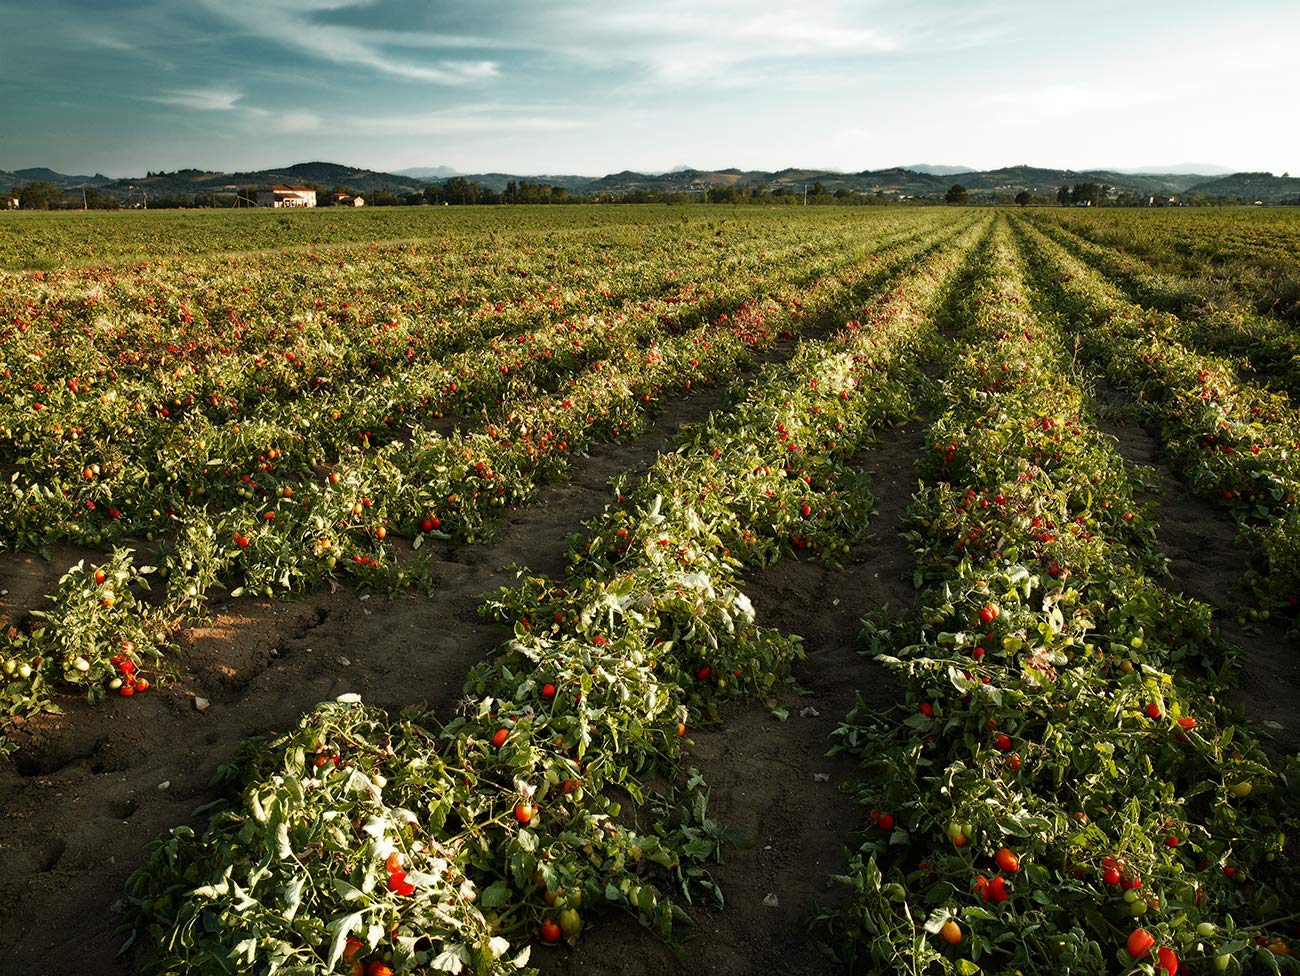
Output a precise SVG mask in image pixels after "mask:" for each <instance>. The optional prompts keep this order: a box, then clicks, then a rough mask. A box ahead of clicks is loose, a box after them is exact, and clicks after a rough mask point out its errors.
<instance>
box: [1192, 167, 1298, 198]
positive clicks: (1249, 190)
mask: <svg viewBox="0 0 1300 976" xmlns="http://www.w3.org/2000/svg"><path fill="white" fill-rule="evenodd" d="M1187 192H1188V193H1193V194H1196V195H1197V196H1201V197H1233V198H1237V199H1241V200H1244V201H1246V202H1247V203H1250V202H1253V201H1255V200H1259V201H1260V202H1261V203H1300V178H1297V177H1295V176H1274V175H1273V174H1272V173H1233V174H1232V175H1230V176H1221V177H1219V178H1218V179H1215V180H1206V181H1205V182H1202V183H1197V184H1196V185H1195V186H1191V187H1189V188H1188V190H1187Z"/></svg>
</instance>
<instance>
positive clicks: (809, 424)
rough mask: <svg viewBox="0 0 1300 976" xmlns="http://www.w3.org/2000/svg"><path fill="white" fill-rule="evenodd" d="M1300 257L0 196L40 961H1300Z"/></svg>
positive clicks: (1081, 221)
mask: <svg viewBox="0 0 1300 976" xmlns="http://www.w3.org/2000/svg"><path fill="white" fill-rule="evenodd" d="M1297 256H1300V211H1293V210H1246V209H1240V210H1238V209H1234V210H1208V209H1207V210H1197V211H1195V212H1192V211H1186V212H1183V211H1175V210H1168V211H1141V212H1138V211H1125V212H1118V211H1116V212H1111V211H1107V210H1099V211H1095V212H1094V211H1088V212H1082V211H1077V210H1072V209H1068V208H1062V209H1057V208H1043V209H1033V208H1031V209H1014V210H1013V209H994V208H980V207H969V208H967V207H926V208H921V207H915V208H904V207H869V208H868V207H863V208H830V207H828V208H816V207H809V208H782V209H779V210H765V209H762V208H758V207H750V208H720V207H706V206H694V207H667V206H660V207H631V206H629V207H599V206H564V207H559V206H556V207H502V208H488V207H479V208H463V209H461V208H429V207H424V208H388V209H382V210H381V209H374V210H364V211H348V212H341V211H325V210H323V211H320V212H311V211H305V212H296V213H273V212H267V211H243V212H228V211H223V212H217V211H213V212H175V211H168V212H154V213H145V212H139V213H57V214H48V215H46V214H23V213H19V214H2V215H0V267H3V268H5V269H7V270H3V271H0V473H2V474H3V475H4V479H3V482H0V581H3V585H2V586H0V590H3V593H0V717H3V718H2V719H0V721H2V722H3V724H2V725H0V810H3V811H5V813H6V814H7V816H8V819H7V820H6V824H7V825H9V824H12V830H8V829H7V830H6V832H5V834H4V835H3V837H4V839H3V841H0V859H2V860H0V867H6V868H7V875H8V877H9V878H10V884H11V886H12V889H13V891H14V892H16V893H18V894H19V897H20V899H21V900H22V901H23V903H24V904H25V905H28V906H29V910H30V914H31V919H29V920H27V921H26V922H21V923H20V922H19V921H17V920H14V921H6V920H4V919H3V918H0V958H4V959H6V960H9V961H11V962H12V964H13V965H14V966H15V967H16V970H15V971H19V970H21V971H41V967H42V965H44V964H46V963H48V962H49V961H50V960H51V958H53V957H52V952H56V953H66V959H56V960H55V961H56V962H57V963H58V965H60V966H62V965H64V964H65V963H66V962H67V960H70V959H76V960H78V961H79V962H78V965H80V966H83V967H85V968H86V969H87V970H89V971H94V972H97V973H126V972H133V971H143V972H161V973H168V974H171V973H176V974H180V973H185V974H208V973H214V974H216V973H230V972H241V973H242V972H249V973H263V972H267V973H269V972H272V971H275V972H281V973H296V974H313V976H316V974H326V973H341V974H353V976H355V974H357V973H360V974H362V976H380V974H383V976H386V973H387V971H391V972H393V973H398V974H406V973H421V974H423V973H431V972H439V971H441V972H465V973H480V974H490V976H496V974H505V973H512V972H518V971H521V970H528V969H529V967H535V966H540V967H541V969H542V970H543V971H544V972H547V973H561V972H568V971H570V970H572V971H575V972H577V971H581V972H601V973H609V974H620V976H622V974H630V973H633V972H641V971H647V972H648V971H668V970H669V969H676V970H677V971H680V972H687V973H705V972H710V973H716V972H727V973H737V974H739V973H744V972H756V971H763V970H766V971H773V972H783V973H808V974H812V973H825V972H844V973H866V972H890V973H894V972H918V973H919V972H926V973H945V974H947V973H963V974H973V973H977V972H989V973H1049V972H1072V973H1081V974H1099V976H1100V974H1110V973H1115V974H1120V973H1125V974H1127V973H1136V972H1143V973H1151V972H1153V971H1158V970H1157V969H1156V966H1157V964H1160V965H1163V966H1164V969H1165V971H1168V972H1172V971H1173V969H1174V968H1177V967H1178V966H1180V965H1181V966H1182V967H1185V968H1184V969H1180V970H1179V971H1190V972H1210V971H1222V972H1229V973H1242V972H1247V973H1255V972H1279V971H1280V972H1298V971H1300V967H1297V965H1296V963H1295V962H1294V959H1293V957H1292V956H1291V955H1290V953H1291V950H1292V947H1295V946H1297V945H1300V915H1298V914H1297V906H1300V856H1298V855H1297V849H1296V846H1295V844H1296V842H1295V836H1296V832H1297V830H1300V803H1298V802H1297V797H1298V796H1300V753H1297V749H1298V748H1300V714H1298V713H1297V710H1296V707H1295V702H1296V694H1297V693H1298V692H1300V674H1298V673H1297V670H1298V669H1297V661H1300V657H1298V656H1297V652H1298V651H1300V639H1298V638H1300V634H1298V631H1297V604H1298V603H1300V346H1297V340H1298V339H1300V322H1298V321H1297V307H1298V306H1297V297H1298V296H1300V291H1298V290H1297V282H1298V281H1300V271H1297ZM160 783H161V784H163V785H159V784H160ZM52 791H53V792H52ZM52 796H55V799H52V798H51V797H52ZM199 806H202V808H203V809H202V813H201V815H199V816H198V817H193V816H191V815H190V811H191V810H192V809H193V808H194V807H199ZM52 837H57V838H61V840H60V841H59V842H58V843H52V841H51V838H52ZM151 837H152V838H156V839H154V840H152V841H150V840H149V839H150V838H151ZM146 842H147V846H146ZM51 879H53V881H51ZM778 895H779V897H778ZM111 905H116V908H115V909H114V910H113V911H111V912H110V906H111ZM86 919H90V920H91V921H89V922H85V920H86ZM119 924H120V925H121V926H122V927H121V930H120V931H118V930H117V926H118V925H119ZM697 926H698V928H697ZM56 932H58V933H61V934H62V935H61V938H62V942H61V944H60V946H59V947H58V948H57V950H51V949H50V948H49V944H50V943H51V937H52V935H53V934H54V933H56ZM69 932H75V933H77V934H75V935H73V936H70V937H69V936H68V933H69ZM700 933H708V934H707V936H705V937H702V938H699V939H697V940H695V941H691V942H687V943H685V949H684V951H681V948H680V947H681V946H682V945H683V943H682V940H683V939H684V938H687V937H689V936H691V935H692V934H700ZM124 940H125V941H127V942H128V943H129V948H128V950H127V952H126V953H125V954H124V955H123V956H121V957H118V956H117V955H116V953H117V950H118V948H119V947H120V946H121V944H122V942H123V941H124ZM629 947H631V948H629ZM675 948H676V949H678V950H679V951H678V954H677V955H676V956H674V955H673V952H674V949H675ZM633 949H635V951H633ZM633 957H635V958H636V959H640V960H643V961H644V960H648V962H645V965H646V966H649V967H650V968H649V969H645V970H642V969H635V968H633V966H634V963H633V962H632V961H631V960H632V959H633ZM638 964H639V963H638ZM0 968H3V967H0Z"/></svg>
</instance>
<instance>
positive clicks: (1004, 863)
mask: <svg viewBox="0 0 1300 976" xmlns="http://www.w3.org/2000/svg"><path fill="white" fill-rule="evenodd" d="M997 862H998V867H1000V868H1001V869H1002V870H1003V871H1005V872H1007V874H1015V873H1016V872H1017V871H1019V870H1020V858H1019V857H1018V856H1017V855H1016V853H1015V852H1014V851H1012V850H1008V849H1007V848H1005V847H1004V848H1002V849H1001V850H1000V851H998V853H997Z"/></svg>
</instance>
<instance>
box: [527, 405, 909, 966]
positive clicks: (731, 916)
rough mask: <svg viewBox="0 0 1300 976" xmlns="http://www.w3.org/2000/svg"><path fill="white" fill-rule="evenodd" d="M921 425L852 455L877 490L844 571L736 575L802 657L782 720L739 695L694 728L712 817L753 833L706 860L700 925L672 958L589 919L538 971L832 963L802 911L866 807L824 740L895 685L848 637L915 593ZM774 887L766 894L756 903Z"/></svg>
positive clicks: (805, 568)
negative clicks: (714, 900) (915, 483)
mask: <svg viewBox="0 0 1300 976" xmlns="http://www.w3.org/2000/svg"><path fill="white" fill-rule="evenodd" d="M920 434H921V428H920V426H919V425H916V424H909V425H907V426H906V427H904V428H902V429H900V430H897V431H893V432H890V433H887V434H886V435H885V439H884V440H882V441H881V442H880V443H878V444H876V445H873V446H872V447H870V448H868V449H866V450H864V451H863V452H862V454H861V455H860V457H859V463H860V467H861V468H862V470H864V471H866V472H867V473H868V474H869V475H870V476H871V484H872V485H873V487H874V489H875V491H876V493H877V495H878V498H877V502H876V508H877V512H876V514H875V516H874V517H873V519H872V527H873V530H872V535H871V537H870V538H868V539H867V540H865V541H864V542H862V543H861V544H860V545H858V546H857V547H856V548H855V549H853V550H852V552H851V553H850V554H849V557H848V559H847V560H846V565H845V568H844V569H843V571H835V570H831V569H827V568H826V567H824V566H822V565H820V564H818V563H814V562H810V561H804V560H792V559H787V560H782V561H781V562H779V563H777V564H776V565H774V566H770V567H767V568H765V569H761V570H757V571H754V572H751V573H750V574H749V578H748V579H747V581H746V585H745V587H744V588H745V592H746V593H747V594H748V595H749V597H750V599H752V600H753V602H754V606H755V609H756V610H757V613H758V620H759V623H761V624H763V625H765V626H769V627H776V628H778V629H780V630H782V631H784V632H785V633H793V634H798V635H800V636H801V637H802V638H803V642H804V650H805V652H806V654H807V660H806V661H805V662H804V663H803V664H802V665H801V666H800V667H799V668H798V669H797V673H796V678H797V680H798V682H799V685H800V687H799V688H797V689H791V690H789V691H788V692H787V693H786V694H784V695H783V696H782V698H783V701H782V703H783V704H784V705H785V706H786V707H787V708H788V710H789V717H788V719H787V720H786V721H785V722H781V721H779V720H778V719H776V718H775V717H774V716H773V715H772V714H771V712H770V711H769V710H768V709H766V708H762V707H759V706H735V707H733V708H731V709H730V710H728V711H727V712H726V713H725V714H724V716H723V719H724V721H723V724H722V725H721V726H719V727H717V728H714V729H709V730H706V731H703V732H700V733H697V734H696V735H695V737H694V738H695V746H694V748H693V749H692V750H691V760H692V762H693V763H694V764H695V765H696V766H697V767H698V768H699V769H700V770H701V772H703V773H704V776H705V779H706V781H707V782H708V783H709V786H710V790H711V794H712V799H713V805H712V811H713V815H714V816H716V817H717V818H718V819H719V820H720V821H721V822H722V823H724V824H725V825H726V826H727V827H728V828H729V829H732V830H735V831H738V832H740V833H741V834H743V835H744V836H745V837H746V838H747V839H749V840H750V841H752V845H751V846H749V847H746V848H733V849H730V850H728V852H727V853H726V854H725V855H724V859H723V862H722V863H721V864H720V865H718V866H717V868H716V869H715V870H714V871H713V877H714V880H715V881H716V882H717V883H718V885H719V886H720V887H721V889H722V892H723V896H724V898H725V904H726V907H725V908H724V909H723V910H722V911H721V912H714V911H699V912H696V913H695V917H696V921H697V923H698V927H697V928H696V929H695V930H694V931H693V932H692V933H689V934H688V938H689V941H688V943H687V944H686V946H685V951H684V954H683V955H682V957H681V958H680V959H678V958H675V957H674V955H673V953H672V951H671V949H670V948H669V947H668V946H667V945H665V944H664V943H663V942H661V941H660V940H659V938H658V937H657V936H656V935H654V934H652V933H651V932H649V931H648V930H646V929H643V928H641V927H640V926H639V925H638V924H637V922H636V921H635V920H634V919H632V918H630V917H627V916H614V917H606V918H602V919H597V920H595V922H594V923H593V924H592V925H591V926H589V927H588V928H587V929H586V930H585V931H584V933H583V937H582V939H580V940H579V942H578V944H577V946H576V947H575V948H574V949H573V950H571V951H570V950H567V949H547V948H544V947H539V949H538V951H537V952H536V953H535V954H534V961H535V962H537V963H538V964H539V965H540V968H541V970H542V972H543V974H549V976H560V974H564V973H591V974H609V976H643V974H644V976H650V974H658V973H666V972H676V973H682V974H701V976H702V974H711V976H712V974H727V976H747V974H751V973H759V972H767V973H781V974H788V976H802V974H807V976H813V974H828V973H833V972H836V971H837V970H836V967H835V965H834V964H833V963H832V962H831V961H829V960H827V959H825V958H824V957H822V956H820V955H819V954H818V953H817V950H816V949H815V947H814V946H813V945H812V944H811V943H810V940H809V938H808V935H807V931H806V926H805V925H804V924H803V922H802V916H803V915H804V913H806V912H807V911H808V910H809V909H810V908H812V907H813V905H814V903H817V902H820V903H822V904H827V903H831V902H833V901H834V900H835V898H836V896H837V894H838V892H837V891H836V890H835V889H834V888H832V887H831V884H832V883H831V881H830V875H831V874H833V873H837V872H841V871H843V870H844V869H845V867H846V864H847V862H846V858H845V852H844V849H843V846H842V842H843V836H844V834H845V832H846V831H848V830H852V829H856V828H857V827H858V826H860V824H861V821H862V819H863V818H862V814H861V811H860V810H859V809H858V808H857V807H856V806H855V804H854V803H853V801H852V800H851V799H850V798H849V797H847V796H846V795H844V793H843V792H842V791H841V787H842V786H843V784H844V783H845V782H846V781H848V780H851V779H852V778H853V777H854V775H855V771H856V765H855V764H854V763H853V762H852V761H851V760H848V759H845V758H843V757H836V758H827V756H826V751H827V749H828V748H829V746H830V743H829V737H830V734H831V732H832V731H833V730H834V729H835V727H836V725H837V724H838V722H839V721H840V720H841V719H843V717H844V716H845V714H846V713H847V712H848V711H849V709H850V708H851V707H853V703H854V696H855V694H860V695H861V696H862V698H863V700H864V701H865V702H866V703H867V704H868V705H870V706H873V707H876V708H880V709H885V708H888V707H890V706H891V705H893V704H894V703H895V702H896V701H897V700H898V697H899V696H898V692H897V690H896V686H895V685H894V684H893V683H892V680H891V679H890V676H889V674H888V672H886V671H885V670H884V669H883V668H882V667H880V666H879V665H877V664H875V663H874V662H873V661H871V660H869V659H868V658H866V657H864V656H862V655H861V654H859V653H858V650H857V648H858V635H859V632H860V631H861V629H862V617H863V616H864V615H865V614H867V613H868V612H870V611H873V610H878V609H881V608H883V607H886V606H889V607H890V608H893V609H896V610H897V609H907V608H910V607H911V606H912V605H913V603H914V601H915V597H916V591H915V590H914V589H913V587H912V584H911V573H912V567H913V565H914V561H915V560H914V556H913V553H912V550H911V548H910V547H909V546H908V544H907V542H906V541H905V540H903V539H902V538H901V537H900V535H899V530H900V527H901V523H902V516H903V512H904V510H905V509H906V507H907V504H908V502H909V501H910V500H911V492H912V479H911V471H912V463H913V461H914V460H915V459H916V456H917V450H918V448H919V440H920ZM820 776H825V777H827V778H826V779H824V780H820V781H819V779H818V777H820ZM771 895H774V896H775V897H776V901H777V904H776V905H775V906H769V905H765V904H764V899H766V898H768V897H769V896H771Z"/></svg>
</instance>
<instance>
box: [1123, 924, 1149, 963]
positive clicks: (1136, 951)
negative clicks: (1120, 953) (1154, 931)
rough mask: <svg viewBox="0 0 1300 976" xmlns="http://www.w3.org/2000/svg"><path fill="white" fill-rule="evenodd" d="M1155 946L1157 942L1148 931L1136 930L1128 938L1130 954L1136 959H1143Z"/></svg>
mask: <svg viewBox="0 0 1300 976" xmlns="http://www.w3.org/2000/svg"><path fill="white" fill-rule="evenodd" d="M1155 944H1156V940H1155V939H1153V938H1151V933H1150V932H1148V931H1147V930H1146V929H1134V930H1133V931H1132V932H1131V933H1129V937H1128V954H1129V955H1130V956H1132V957H1133V958H1134V959H1141V958H1142V957H1143V956H1145V955H1146V954H1147V953H1148V952H1150V951H1151V947H1152V946H1153V945H1155Z"/></svg>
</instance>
